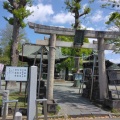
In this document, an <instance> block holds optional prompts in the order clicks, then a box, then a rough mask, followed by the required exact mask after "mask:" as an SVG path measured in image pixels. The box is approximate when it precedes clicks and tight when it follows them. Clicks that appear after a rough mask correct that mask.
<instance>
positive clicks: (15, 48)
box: [11, 17, 20, 66]
mask: <svg viewBox="0 0 120 120" xmlns="http://www.w3.org/2000/svg"><path fill="white" fill-rule="evenodd" d="M19 29H20V25H19V24H18V21H17V18H16V17H14V24H13V36H12V40H13V44H12V50H11V60H12V61H11V65H12V66H17V64H18V57H19V51H18V43H19V38H18V36H19Z"/></svg>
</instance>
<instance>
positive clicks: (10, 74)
mask: <svg viewBox="0 0 120 120" xmlns="http://www.w3.org/2000/svg"><path fill="white" fill-rule="evenodd" d="M27 76H28V67H12V66H7V67H6V71H5V80H6V81H27Z"/></svg>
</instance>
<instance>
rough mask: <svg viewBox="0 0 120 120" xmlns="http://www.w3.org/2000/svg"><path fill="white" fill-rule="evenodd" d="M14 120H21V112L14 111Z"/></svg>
mask: <svg viewBox="0 0 120 120" xmlns="http://www.w3.org/2000/svg"><path fill="white" fill-rule="evenodd" d="M15 120H22V113H20V112H16V113H15Z"/></svg>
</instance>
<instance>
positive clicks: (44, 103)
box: [36, 99, 47, 120]
mask: <svg viewBox="0 0 120 120" xmlns="http://www.w3.org/2000/svg"><path fill="white" fill-rule="evenodd" d="M38 102H43V107H44V120H47V99H36V120H38V107H37V104H38Z"/></svg>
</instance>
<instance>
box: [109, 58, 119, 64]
mask: <svg viewBox="0 0 120 120" xmlns="http://www.w3.org/2000/svg"><path fill="white" fill-rule="evenodd" d="M109 61H111V62H113V63H120V58H117V59H109Z"/></svg>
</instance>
